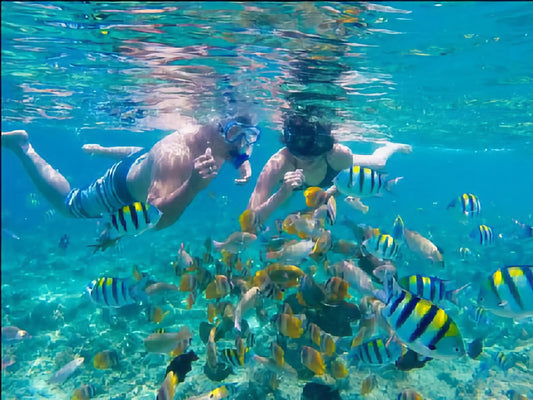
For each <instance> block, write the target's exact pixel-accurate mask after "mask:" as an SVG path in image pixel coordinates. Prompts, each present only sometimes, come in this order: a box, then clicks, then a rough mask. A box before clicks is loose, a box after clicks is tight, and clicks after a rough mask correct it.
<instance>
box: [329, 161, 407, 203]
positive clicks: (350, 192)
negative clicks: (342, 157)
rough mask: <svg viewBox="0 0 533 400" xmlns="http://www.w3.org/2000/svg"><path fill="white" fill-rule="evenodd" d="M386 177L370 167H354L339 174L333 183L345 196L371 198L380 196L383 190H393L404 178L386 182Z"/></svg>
mask: <svg viewBox="0 0 533 400" xmlns="http://www.w3.org/2000/svg"><path fill="white" fill-rule="evenodd" d="M385 177H386V175H385V174H382V173H380V172H378V171H376V170H373V169H371V168H368V167H361V166H359V165H353V166H352V167H350V168H348V169H346V170H343V171H341V172H339V174H338V175H337V176H336V177H335V178H334V179H333V183H334V184H335V186H336V187H337V189H338V190H339V192H341V193H342V194H344V195H345V196H354V197H370V196H376V195H377V196H379V195H381V194H382V192H383V190H386V191H389V192H390V191H391V188H392V187H393V186H394V185H395V184H396V183H398V181H399V180H400V179H403V177H399V178H395V179H389V180H385Z"/></svg>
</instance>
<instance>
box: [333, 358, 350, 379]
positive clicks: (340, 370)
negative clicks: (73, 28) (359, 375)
mask: <svg viewBox="0 0 533 400" xmlns="http://www.w3.org/2000/svg"><path fill="white" fill-rule="evenodd" d="M329 368H330V371H331V376H333V377H334V378H335V379H344V378H346V376H348V372H349V371H348V368H346V365H344V363H343V362H342V361H341V360H333V361H332V362H331V365H330V367H329Z"/></svg>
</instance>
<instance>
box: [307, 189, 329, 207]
mask: <svg viewBox="0 0 533 400" xmlns="http://www.w3.org/2000/svg"><path fill="white" fill-rule="evenodd" d="M304 196H305V205H306V206H307V207H311V208H317V207H320V206H321V205H322V204H324V203H325V202H326V198H327V194H326V192H325V191H324V189H322V188H320V187H316V186H311V187H309V188H307V189H306V190H305V191H304Z"/></svg>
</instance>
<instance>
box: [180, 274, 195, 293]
mask: <svg viewBox="0 0 533 400" xmlns="http://www.w3.org/2000/svg"><path fill="white" fill-rule="evenodd" d="M179 288H180V291H181V292H192V291H194V290H195V289H196V275H192V274H183V275H182V276H181V280H180V286H179Z"/></svg>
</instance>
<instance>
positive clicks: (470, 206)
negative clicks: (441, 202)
mask: <svg viewBox="0 0 533 400" xmlns="http://www.w3.org/2000/svg"><path fill="white" fill-rule="evenodd" d="M455 206H459V207H458V208H459V210H460V211H461V213H462V214H464V215H466V216H468V217H474V216H476V215H479V214H480V213H481V202H480V201H479V197H477V196H476V195H475V194H472V193H463V194H462V195H460V196H459V197H457V198H455V199H453V200H452V201H451V203H450V204H448V207H446V209H447V210H448V209H450V208H455Z"/></svg>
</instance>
